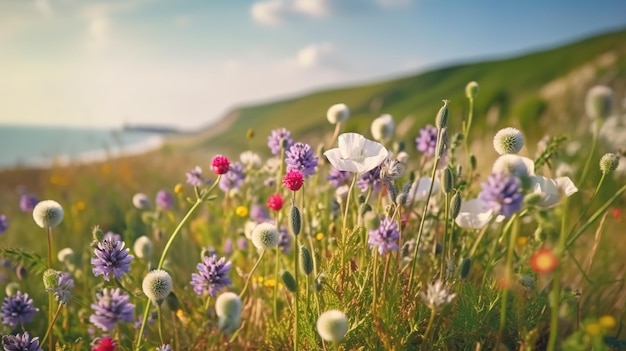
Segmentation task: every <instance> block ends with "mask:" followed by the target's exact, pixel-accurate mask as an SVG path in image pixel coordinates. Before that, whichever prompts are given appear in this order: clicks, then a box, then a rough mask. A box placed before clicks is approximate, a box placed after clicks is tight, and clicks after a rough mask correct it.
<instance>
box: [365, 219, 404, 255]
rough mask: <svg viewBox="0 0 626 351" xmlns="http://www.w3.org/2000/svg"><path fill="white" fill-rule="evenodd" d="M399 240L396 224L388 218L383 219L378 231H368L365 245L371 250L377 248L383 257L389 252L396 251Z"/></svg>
mask: <svg viewBox="0 0 626 351" xmlns="http://www.w3.org/2000/svg"><path fill="white" fill-rule="evenodd" d="M399 239H400V232H399V231H398V223H396V222H395V221H393V220H391V219H389V218H383V219H382V220H381V221H380V225H379V226H378V229H373V230H370V231H369V239H368V240H367V243H368V244H369V245H370V247H371V248H374V247H378V253H380V254H381V255H384V254H386V253H387V252H389V251H398V240H399Z"/></svg>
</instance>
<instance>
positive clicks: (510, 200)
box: [478, 173, 524, 218]
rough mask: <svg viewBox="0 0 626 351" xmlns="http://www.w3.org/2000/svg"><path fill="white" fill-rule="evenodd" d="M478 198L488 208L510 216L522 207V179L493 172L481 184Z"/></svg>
mask: <svg viewBox="0 0 626 351" xmlns="http://www.w3.org/2000/svg"><path fill="white" fill-rule="evenodd" d="M481 188H482V191H481V192H480V194H478V198H479V199H480V200H481V201H482V202H483V204H484V206H485V208H486V209H491V210H493V211H494V212H496V213H500V214H502V215H503V216H504V217H506V218H508V217H511V215H513V213H515V212H517V211H518V210H519V209H520V208H521V207H522V200H523V198H524V197H523V194H522V192H521V185H520V180H519V179H518V178H517V177H514V176H510V175H507V174H504V173H493V174H491V175H490V176H489V178H487V181H486V182H484V183H482V184H481Z"/></svg>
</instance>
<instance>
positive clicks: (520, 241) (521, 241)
mask: <svg viewBox="0 0 626 351" xmlns="http://www.w3.org/2000/svg"><path fill="white" fill-rule="evenodd" d="M527 243H528V237H527V236H520V237H518V238H517V246H526V244H527Z"/></svg>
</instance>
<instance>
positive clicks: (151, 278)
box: [141, 269, 174, 305]
mask: <svg viewBox="0 0 626 351" xmlns="http://www.w3.org/2000/svg"><path fill="white" fill-rule="evenodd" d="M173 285H174V284H173V282H172V277H171V276H170V274H169V273H167V272H166V271H164V270H162V269H156V270H153V271H150V272H148V274H146V277H145V278H143V283H142V284H141V288H142V289H143V293H144V294H146V296H148V298H149V299H150V301H152V302H153V303H155V304H157V305H160V304H161V302H163V300H164V299H165V298H166V297H167V296H168V295H169V294H170V293H171V292H172V288H173Z"/></svg>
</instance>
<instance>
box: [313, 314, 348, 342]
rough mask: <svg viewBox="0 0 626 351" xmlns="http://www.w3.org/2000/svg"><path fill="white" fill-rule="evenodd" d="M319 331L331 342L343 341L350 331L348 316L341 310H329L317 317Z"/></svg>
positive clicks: (323, 337)
mask: <svg viewBox="0 0 626 351" xmlns="http://www.w3.org/2000/svg"><path fill="white" fill-rule="evenodd" d="M317 332H318V333H319V334H320V336H321V337H322V339H324V340H326V341H329V342H339V341H341V340H342V339H343V338H344V337H345V336H346V333H347V332H348V317H346V315H345V314H344V313H343V312H341V311H339V310H329V311H326V312H324V313H322V314H321V315H320V316H319V318H318V319H317Z"/></svg>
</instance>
